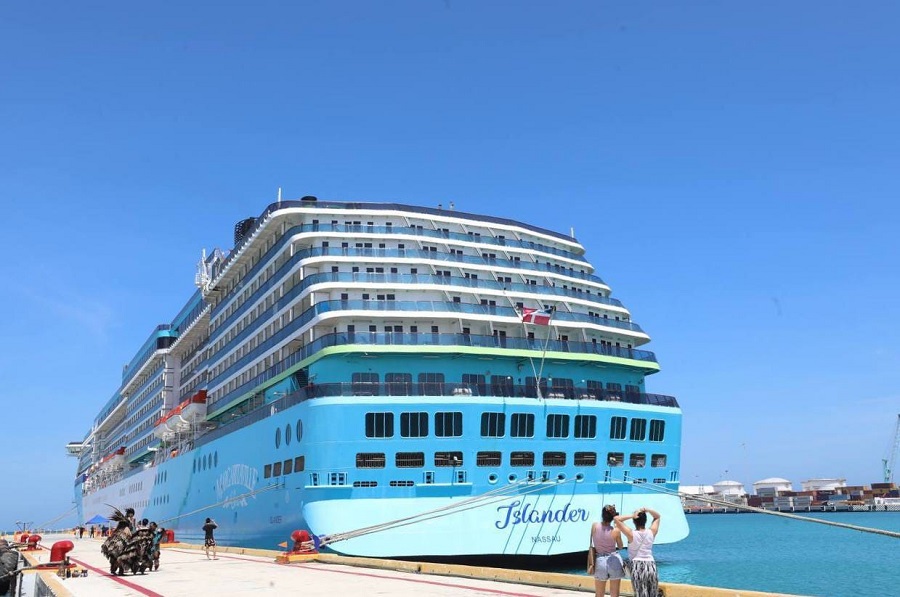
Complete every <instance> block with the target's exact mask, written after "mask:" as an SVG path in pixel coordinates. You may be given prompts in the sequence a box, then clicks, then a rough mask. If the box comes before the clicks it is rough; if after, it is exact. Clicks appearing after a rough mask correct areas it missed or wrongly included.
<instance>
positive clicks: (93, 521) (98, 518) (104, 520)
mask: <svg viewBox="0 0 900 597" xmlns="http://www.w3.org/2000/svg"><path fill="white" fill-rule="evenodd" d="M108 523H109V519H108V518H106V517H105V516H100V515H99V514H98V515H97V516H95V517H93V518H92V519H90V520H85V521H84V524H108Z"/></svg>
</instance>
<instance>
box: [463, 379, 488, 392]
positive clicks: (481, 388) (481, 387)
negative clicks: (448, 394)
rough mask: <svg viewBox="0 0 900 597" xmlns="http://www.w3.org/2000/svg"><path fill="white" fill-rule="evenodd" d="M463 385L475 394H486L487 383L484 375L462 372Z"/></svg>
mask: <svg viewBox="0 0 900 597" xmlns="http://www.w3.org/2000/svg"><path fill="white" fill-rule="evenodd" d="M462 382H463V386H464V387H465V388H466V389H468V390H470V391H471V392H472V393H473V394H475V395H476V396H485V395H487V384H486V383H485V377H484V375H481V374H478V373H463V376H462Z"/></svg>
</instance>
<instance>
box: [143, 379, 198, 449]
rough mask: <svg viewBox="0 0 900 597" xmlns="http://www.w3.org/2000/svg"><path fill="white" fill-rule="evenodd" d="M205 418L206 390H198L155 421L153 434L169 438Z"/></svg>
mask: <svg viewBox="0 0 900 597" xmlns="http://www.w3.org/2000/svg"><path fill="white" fill-rule="evenodd" d="M205 418H206V390H200V391H199V392H197V393H196V394H194V395H193V396H191V397H190V398H188V399H187V400H185V401H184V402H182V403H181V404H179V405H178V406H176V407H175V408H173V409H172V410H170V411H169V412H167V413H166V414H165V415H163V416H162V417H160V418H159V420H158V421H157V422H156V428H155V429H154V430H153V434H154V435H155V436H156V437H159V438H162V439H171V438H172V436H174V435H175V434H176V433H178V432H181V431H187V430H189V429H190V428H191V425H192V424H194V423H196V422H198V421H202V420H203V419H205Z"/></svg>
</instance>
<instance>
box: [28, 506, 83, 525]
mask: <svg viewBox="0 0 900 597" xmlns="http://www.w3.org/2000/svg"><path fill="white" fill-rule="evenodd" d="M77 508H78V507H77V506H72V507H71V508H69V509H68V510H66V511H65V512H63V513H62V514H60V515H59V516H57V517H56V518H52V519H50V520H48V521H47V522H42V523H41V524H39V525H37V526H36V527H34V528H36V529H46V528H47V527H48V526H50V525H51V524H53V523H54V522H56V521H57V520H60V519H62V518H65V517H66V516H68V515H69V514H71V513H72V512H73V511H74V510H76V509H77Z"/></svg>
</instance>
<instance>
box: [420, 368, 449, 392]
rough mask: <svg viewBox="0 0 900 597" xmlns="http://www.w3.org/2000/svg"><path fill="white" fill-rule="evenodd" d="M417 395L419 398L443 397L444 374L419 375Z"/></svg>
mask: <svg viewBox="0 0 900 597" xmlns="http://www.w3.org/2000/svg"><path fill="white" fill-rule="evenodd" d="M419 395H420V396H443V395H444V374H443V373H419Z"/></svg>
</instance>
